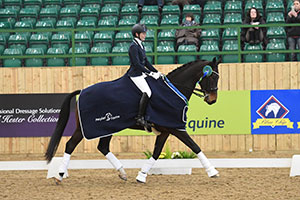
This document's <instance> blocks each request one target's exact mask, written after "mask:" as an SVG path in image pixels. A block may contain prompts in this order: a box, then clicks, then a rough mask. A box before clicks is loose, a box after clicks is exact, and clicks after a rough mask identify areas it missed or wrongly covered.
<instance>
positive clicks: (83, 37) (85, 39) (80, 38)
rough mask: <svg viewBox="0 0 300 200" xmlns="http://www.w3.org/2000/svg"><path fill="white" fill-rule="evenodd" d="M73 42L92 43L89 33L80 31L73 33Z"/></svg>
mask: <svg viewBox="0 0 300 200" xmlns="http://www.w3.org/2000/svg"><path fill="white" fill-rule="evenodd" d="M74 39H75V43H85V44H88V46H90V44H92V39H91V36H90V34H88V33H87V32H80V33H75V38H74Z"/></svg>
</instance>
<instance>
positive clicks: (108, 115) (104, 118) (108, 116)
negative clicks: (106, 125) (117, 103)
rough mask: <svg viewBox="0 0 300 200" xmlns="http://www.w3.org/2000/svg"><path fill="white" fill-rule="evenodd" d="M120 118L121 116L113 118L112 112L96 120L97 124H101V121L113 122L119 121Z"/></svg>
mask: <svg viewBox="0 0 300 200" xmlns="http://www.w3.org/2000/svg"><path fill="white" fill-rule="evenodd" d="M119 118H120V115H116V116H113V115H112V114H111V113H110V112H108V113H106V114H105V116H104V117H100V118H95V121H96V122H99V121H100V122H101V121H106V122H108V121H112V120H116V119H119Z"/></svg>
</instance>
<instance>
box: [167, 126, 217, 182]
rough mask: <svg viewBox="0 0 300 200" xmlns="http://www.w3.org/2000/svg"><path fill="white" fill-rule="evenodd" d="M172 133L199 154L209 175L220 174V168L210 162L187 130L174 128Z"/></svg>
mask: <svg viewBox="0 0 300 200" xmlns="http://www.w3.org/2000/svg"><path fill="white" fill-rule="evenodd" d="M171 134H172V135H174V136H175V137H177V138H178V139H179V140H180V141H182V142H183V143H184V144H185V145H187V146H188V147H189V148H190V149H191V150H192V151H193V152H194V153H195V154H197V157H198V159H199V160H200V162H201V164H202V166H203V167H204V168H205V171H206V172H207V175H208V177H211V178H214V177H218V176H219V172H218V170H216V169H215V167H214V166H213V165H212V164H211V163H210V162H209V160H208V159H207V157H206V156H205V155H204V153H203V152H202V151H201V149H200V147H199V146H198V145H197V144H196V143H195V141H194V140H193V139H192V138H191V137H190V136H189V134H188V133H187V132H186V131H178V130H172V131H171Z"/></svg>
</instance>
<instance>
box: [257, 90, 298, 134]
mask: <svg viewBox="0 0 300 200" xmlns="http://www.w3.org/2000/svg"><path fill="white" fill-rule="evenodd" d="M299 96H300V93H299V90H260V91H251V122H252V134H274V133H276V134H277V133H297V132H298V131H299V130H297V128H294V122H297V121H299V119H298V118H299V117H298V113H299V112H300V110H299V108H298V106H297V103H296V102H295V101H297V99H299ZM298 125H299V122H298ZM298 128H299V127H298Z"/></svg>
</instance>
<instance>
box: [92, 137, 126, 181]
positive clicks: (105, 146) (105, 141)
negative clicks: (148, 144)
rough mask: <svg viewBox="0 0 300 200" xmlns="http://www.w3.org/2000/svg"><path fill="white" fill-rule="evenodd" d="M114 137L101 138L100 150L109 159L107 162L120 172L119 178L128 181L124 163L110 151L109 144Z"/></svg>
mask: <svg viewBox="0 0 300 200" xmlns="http://www.w3.org/2000/svg"><path fill="white" fill-rule="evenodd" d="M111 138H112V136H111V135H110V136H107V137H103V138H100V140H99V144H98V147H97V148H98V150H99V151H100V152H101V153H102V154H103V155H104V156H105V157H106V158H107V160H108V161H109V162H110V163H111V164H112V166H113V167H114V168H115V169H116V170H118V171H119V177H120V178H121V179H122V180H125V181H126V180H127V175H126V172H125V170H124V168H123V165H122V163H121V162H120V161H119V160H118V159H117V157H116V156H115V155H114V154H113V153H111V152H110V150H109V144H110V140H111Z"/></svg>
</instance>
